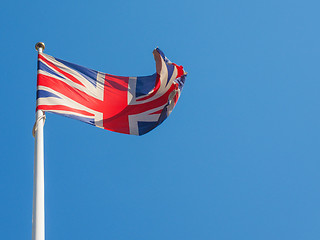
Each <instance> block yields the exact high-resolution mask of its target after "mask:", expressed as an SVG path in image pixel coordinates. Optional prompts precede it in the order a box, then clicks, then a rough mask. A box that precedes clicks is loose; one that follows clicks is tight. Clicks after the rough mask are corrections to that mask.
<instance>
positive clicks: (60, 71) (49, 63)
mask: <svg viewBox="0 0 320 240" xmlns="http://www.w3.org/2000/svg"><path fill="white" fill-rule="evenodd" d="M39 58H40V59H41V60H42V61H44V62H45V63H46V64H48V65H49V66H50V67H52V68H53V69H54V70H56V71H57V72H59V73H61V74H63V75H64V76H65V77H67V78H69V79H70V80H71V81H72V82H74V83H76V84H79V85H81V86H83V87H85V86H84V85H83V84H82V82H80V81H79V80H78V79H76V78H75V77H74V76H72V75H71V74H69V73H66V72H65V71H63V70H61V69H60V68H59V67H57V66H56V65H54V64H53V63H52V62H49V61H48V60H47V59H46V58H44V57H43V56H42V55H41V54H39Z"/></svg>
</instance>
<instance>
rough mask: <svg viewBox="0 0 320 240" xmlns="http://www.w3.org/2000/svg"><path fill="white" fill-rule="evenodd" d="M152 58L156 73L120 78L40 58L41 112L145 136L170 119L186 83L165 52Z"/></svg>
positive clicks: (51, 59)
mask: <svg viewBox="0 0 320 240" xmlns="http://www.w3.org/2000/svg"><path fill="white" fill-rule="evenodd" d="M153 55H154V59H155V61H156V73H155V74H153V75H150V76H144V77H120V76H115V75H110V74H106V73H102V72H98V71H95V70H92V69H88V68H85V67H82V66H79V65H76V64H73V63H69V62H66V61H64V60H61V59H58V58H54V57H52V56H49V55H47V54H44V53H39V56H38V81H37V110H43V111H45V112H53V113H57V114H60V115H64V116H67V117H70V118H74V119H78V120H80V121H83V122H86V123H89V124H92V125H94V126H97V127H100V128H104V129H107V130H110V131H115V132H119V133H125V134H133V135H143V134H145V133H147V132H149V131H151V130H152V129H154V128H155V127H156V126H158V125H159V124H161V123H162V122H163V121H164V120H165V119H166V118H167V117H168V116H169V114H170V113H171V111H172V110H173V108H174V106H175V105H176V103H177V101H178V98H179V96H180V93H181V90H182V87H183V85H184V82H185V78H186V73H185V72H184V70H183V67H182V66H178V65H176V64H174V63H172V62H170V61H169V60H168V58H166V57H165V55H164V54H163V52H162V51H161V50H160V49H158V48H156V49H155V50H154V51H153Z"/></svg>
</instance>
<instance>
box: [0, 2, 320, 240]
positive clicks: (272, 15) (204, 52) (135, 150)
mask: <svg viewBox="0 0 320 240" xmlns="http://www.w3.org/2000/svg"><path fill="white" fill-rule="evenodd" d="M319 7H320V3H319V2H318V1H311V0H307V1H296V0H293V1H286V0H283V1H275V0H268V1H248V0H244V1H217V0H215V1H203V0H200V1H161V2H160V1H95V0H92V1H32V2H30V1H6V2H4V3H3V4H2V7H1V9H0V21H1V26H0V42H1V45H2V48H1V50H0V53H1V58H0V68H1V73H2V74H1V83H2V87H1V89H0V93H1V95H0V96H1V101H2V103H3V104H2V105H1V108H2V115H1V116H2V117H1V133H2V134H1V140H0V141H1V152H2V157H1V161H0V191H1V198H0V206H1V214H0V234H1V239H7V240H10V239H15V240H16V239H31V218H32V187H33V151H34V139H33V137H32V134H31V130H32V126H33V123H34V118H35V116H34V113H35V94H36V91H35V90H36V64H37V62H36V60H37V59H36V58H37V53H36V51H35V49H34V45H35V43H36V42H38V41H43V42H45V44H46V49H45V53H47V54H50V55H53V56H55V57H58V58H61V59H64V60H67V61H70V62H74V63H76V64H80V65H82V66H86V67H88V68H92V69H96V70H99V71H102V72H106V73H110V74H116V75H124V76H126V75H127V76H136V75H137V76H141V75H148V74H153V73H154V72H155V64H154V60H153V56H152V51H153V49H154V48H155V47H157V46H159V47H160V49H162V50H163V51H164V52H165V53H166V55H167V56H168V57H169V59H170V60H172V61H173V62H175V63H177V64H181V65H183V66H184V67H185V69H186V71H187V72H188V78H187V81H186V84H185V88H184V89H183V92H182V95H181V98H180V99H179V102H178V104H177V106H176V108H175V110H174V111H173V113H172V114H171V115H170V117H169V118H168V119H167V120H166V121H165V122H164V123H163V124H162V125H161V126H159V127H158V128H157V129H155V130H154V131H152V132H150V133H149V134H147V135H145V136H142V137H136V136H127V135H121V134H117V133H113V132H109V131H105V130H101V129H99V128H95V127H92V126H89V125H87V124H84V123H81V122H78V121H75V120H72V119H68V118H64V117H61V116H57V115H53V114H47V120H46V124H45V179H46V181H45V187H46V239H47V240H51V239H60V240H64V239H68V240H69V239H79V240H87V239H97V240H98V239H113V240H124V239H125V240H128V239H137V240H138V239H139V240H144V239H146V240H147V239H153V240H158V239H159V240H160V239H161V240H162V239H175V240H176V239H183V240H193V239H197V240H198V239H203V240H212V239H217V240H229V239H230V240H234V239H246V240H251V239H252V240H257V239H259V240H270V239H275V240H277V239H279V240H280V239H281V240H283V239H290V240H298V239H306V240H313V239H314V240H317V239H319V238H320V207H319V202H320V190H319V182H320V174H319V169H320V162H319V160H320V148H319V144H320V135H319V134H320V127H319V122H320V121H319V120H320V114H319V106H320V97H319V90H320V73H319V55H320V47H319V42H320V33H319V22H320V16H319V11H318V9H319Z"/></svg>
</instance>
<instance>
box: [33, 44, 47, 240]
mask: <svg viewBox="0 0 320 240" xmlns="http://www.w3.org/2000/svg"><path fill="white" fill-rule="evenodd" d="M35 47H36V49H37V51H38V53H39V54H41V53H42V51H43V50H44V48H45V45H44V43H41V42H38V43H37V44H36V46H35ZM35 124H36V125H35V128H34V129H35V132H34V133H35V149H34V173H33V212H32V240H45V224H44V222H45V219H44V144H43V125H44V113H43V112H42V111H41V110H38V111H37V112H36V123H35Z"/></svg>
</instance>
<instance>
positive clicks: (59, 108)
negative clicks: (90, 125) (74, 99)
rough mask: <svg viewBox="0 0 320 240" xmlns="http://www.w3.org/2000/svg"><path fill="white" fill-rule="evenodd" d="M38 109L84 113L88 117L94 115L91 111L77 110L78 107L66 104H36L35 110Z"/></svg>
mask: <svg viewBox="0 0 320 240" xmlns="http://www.w3.org/2000/svg"><path fill="white" fill-rule="evenodd" d="M38 110H43V111H68V112H70V113H71V114H72V113H78V114H82V115H86V116H88V117H94V114H93V113H89V112H87V111H84V110H79V109H75V108H71V107H66V106H63V105H39V106H37V111H38Z"/></svg>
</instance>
